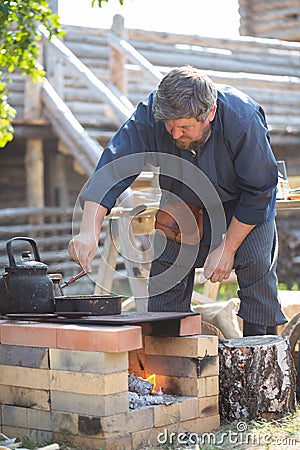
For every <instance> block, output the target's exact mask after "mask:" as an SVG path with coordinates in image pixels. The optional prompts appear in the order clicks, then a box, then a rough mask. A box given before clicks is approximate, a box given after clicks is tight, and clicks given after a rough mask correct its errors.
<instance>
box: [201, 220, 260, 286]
mask: <svg viewBox="0 0 300 450" xmlns="http://www.w3.org/2000/svg"><path fill="white" fill-rule="evenodd" d="M253 228H255V225H249V224H246V223H243V222H240V221H239V220H238V219H237V218H236V217H233V218H232V220H231V222H230V225H229V227H228V230H227V233H226V238H225V239H224V241H222V242H221V244H220V245H219V246H218V247H217V248H216V249H215V250H213V251H212V252H211V253H210V254H209V255H208V257H207V258H206V261H205V264H204V275H205V278H206V279H208V280H210V281H212V282H213V283H216V282H217V281H219V282H221V281H223V280H227V279H228V278H229V276H230V272H231V271H232V269H233V266H234V257H235V254H236V252H237V250H238V248H239V247H240V245H241V243H242V242H243V241H244V239H246V237H247V236H248V234H249V233H250V232H251V231H252V230H253Z"/></svg>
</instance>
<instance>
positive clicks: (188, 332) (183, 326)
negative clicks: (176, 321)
mask: <svg viewBox="0 0 300 450" xmlns="http://www.w3.org/2000/svg"><path fill="white" fill-rule="evenodd" d="M201 332H202V330H201V316H200V315H199V316H189V317H185V318H184V319H181V320H180V328H179V336H193V335H196V334H201Z"/></svg>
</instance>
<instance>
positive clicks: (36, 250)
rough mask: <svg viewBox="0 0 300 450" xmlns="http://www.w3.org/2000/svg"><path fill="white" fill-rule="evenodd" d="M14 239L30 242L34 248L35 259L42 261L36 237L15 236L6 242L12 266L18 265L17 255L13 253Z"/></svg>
mask: <svg viewBox="0 0 300 450" xmlns="http://www.w3.org/2000/svg"><path fill="white" fill-rule="evenodd" d="M13 241H26V242H29V244H30V245H31V248H32V250H33V254H34V259H35V260H36V261H39V262H41V257H40V254H39V251H38V248H37V244H36V242H35V240H34V239H32V238H29V237H14V238H12V239H10V240H9V241H7V243H6V250H7V254H8V260H9V264H10V266H11V267H17V265H16V260H15V257H14V255H13V252H12V243H13Z"/></svg>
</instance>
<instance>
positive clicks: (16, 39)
mask: <svg viewBox="0 0 300 450" xmlns="http://www.w3.org/2000/svg"><path fill="white" fill-rule="evenodd" d="M40 23H41V24H43V25H44V26H45V27H46V29H47V30H48V31H49V33H50V37H51V36H52V35H55V36H59V35H61V34H62V31H61V29H60V24H59V18H58V15H57V14H52V11H51V10H50V9H49V5H48V2H47V1H45V0H38V1H36V0H22V1H14V0H2V1H0V68H1V67H3V68H4V69H3V71H2V72H1V71H0V147H4V146H5V145H6V143H7V142H9V141H10V140H11V139H12V137H13V127H12V120H13V118H14V117H15V114H16V111H15V110H14V109H13V108H12V107H11V106H10V105H9V103H8V102H7V92H8V90H7V82H8V81H9V80H10V74H11V73H13V72H14V71H15V70H19V71H20V72H21V73H22V74H23V75H29V76H30V77H31V78H32V79H33V80H34V81H35V82H37V81H39V80H41V79H42V78H43V76H44V74H45V72H44V70H43V68H42V66H40V65H39V64H38V54H39V40H40V39H41V37H40V35H39V34H38V25H39V24H40Z"/></svg>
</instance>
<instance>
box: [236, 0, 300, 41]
mask: <svg viewBox="0 0 300 450" xmlns="http://www.w3.org/2000/svg"><path fill="white" fill-rule="evenodd" d="M239 13H240V17H241V19H240V29H239V31H240V34H241V35H242V36H260V37H267V38H275V39H284V40H287V41H296V42H299V41H300V5H299V1H298V0H272V1H270V0H239Z"/></svg>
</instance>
